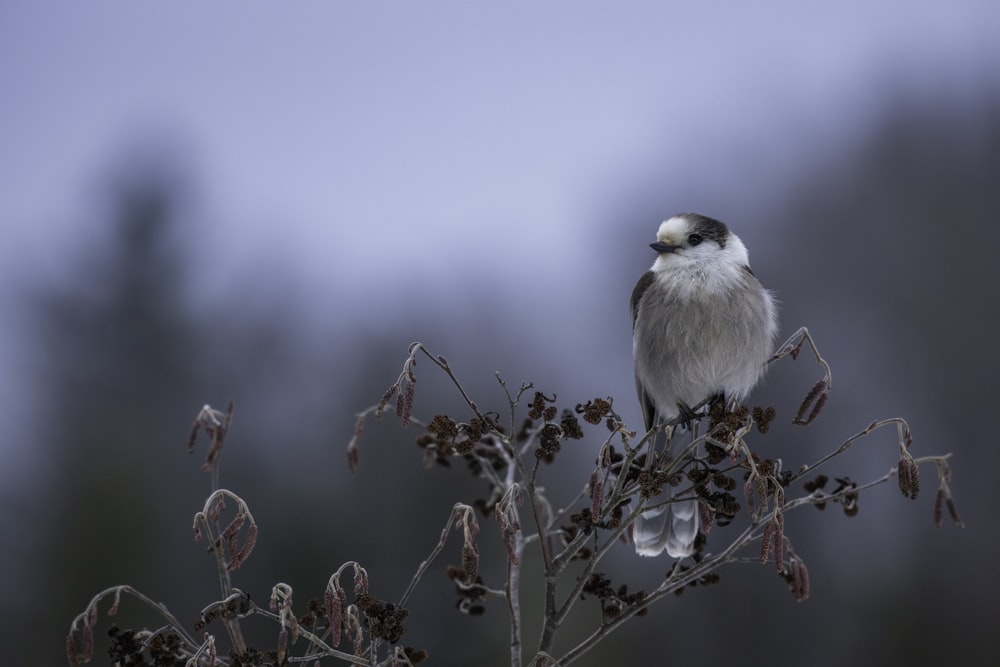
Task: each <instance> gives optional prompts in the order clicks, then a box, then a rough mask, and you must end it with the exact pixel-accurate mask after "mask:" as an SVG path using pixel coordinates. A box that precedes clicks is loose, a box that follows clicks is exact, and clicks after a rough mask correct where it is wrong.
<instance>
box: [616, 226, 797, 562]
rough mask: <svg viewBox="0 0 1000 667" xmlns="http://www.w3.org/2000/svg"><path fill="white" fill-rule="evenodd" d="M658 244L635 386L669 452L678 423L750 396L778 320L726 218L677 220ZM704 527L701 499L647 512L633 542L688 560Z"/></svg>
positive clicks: (638, 291) (637, 341)
mask: <svg viewBox="0 0 1000 667" xmlns="http://www.w3.org/2000/svg"><path fill="white" fill-rule="evenodd" d="M650 247H651V248H652V249H653V250H655V251H656V253H657V256H656V261H654V262H653V266H652V268H650V270H649V271H647V272H646V273H645V274H643V276H642V277H641V278H639V282H638V283H636V286H635V289H634V290H633V291H632V302H631V309H632V351H633V355H634V357H635V384H636V389H637V391H638V393H639V403H640V405H641V407H642V415H643V421H644V422H645V425H646V429H647V431H648V430H649V429H651V428H652V427H654V426H656V425H665V430H666V432H667V449H669V445H670V439H671V436H672V432H673V427H674V425H676V424H680V423H687V424H688V425H689V426H690V425H691V422H692V421H693V420H694V419H695V417H696V413H697V411H698V410H699V408H700V407H702V406H703V405H705V404H706V402H707V401H709V400H710V399H712V400H715V399H722V400H724V401H725V403H726V405H727V406H731V405H733V404H735V403H736V402H737V401H741V400H743V399H744V398H746V396H747V394H749V393H750V390H751V389H753V387H754V385H756V384H757V382H758V380H759V379H760V377H761V375H762V374H763V372H764V368H765V365H766V362H767V359H768V357H769V356H770V355H771V353H772V351H773V346H774V337H775V335H776V334H777V328H778V324H777V315H776V313H775V305H774V299H773V298H772V296H771V294H770V293H769V292H768V291H767V290H766V289H764V287H763V286H761V284H760V282H759V281H758V280H757V278H756V277H755V276H754V274H753V272H752V271H751V270H750V262H749V257H748V255H747V249H746V246H744V245H743V242H742V241H740V239H739V237H738V236H736V234H734V233H732V232H731V231H730V230H729V228H728V227H727V226H726V225H725V224H723V223H722V222H719V221H718V220H715V219H713V218H709V217H706V216H703V215H698V214H696V213H684V214H681V215H676V216H674V217H672V218H670V219H668V220H666V221H664V222H663V223H662V224H661V225H660V228H659V230H658V231H657V233H656V242H655V243H651V244H650ZM666 452H667V450H664V451H663V452H662V453H663V454H665V453H666ZM654 502H655V501H654ZM699 530H700V519H699V513H698V501H697V500H695V499H693V498H692V499H688V500H678V501H674V502H670V503H669V504H666V505H662V506H660V507H654V508H652V509H650V510H647V511H645V512H643V513H642V514H640V515H639V516H638V517H636V520H635V522H634V523H633V525H632V539H633V541H634V542H635V549H636V552H637V553H639V554H641V555H643V556H658V555H659V554H661V553H662V552H663V551H666V552H667V553H668V554H669V555H670V556H672V557H674V558H684V557H686V556H690V555H691V554H692V553H693V551H694V542H695V538H697V536H698V532H699Z"/></svg>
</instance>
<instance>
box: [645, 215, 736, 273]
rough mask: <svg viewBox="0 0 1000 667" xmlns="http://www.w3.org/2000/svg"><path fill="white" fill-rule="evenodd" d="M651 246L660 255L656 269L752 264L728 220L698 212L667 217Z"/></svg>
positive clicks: (655, 265)
mask: <svg viewBox="0 0 1000 667" xmlns="http://www.w3.org/2000/svg"><path fill="white" fill-rule="evenodd" d="M649 247H651V248H652V249H653V250H655V251H656V252H657V253H658V255H657V258H656V262H655V263H654V264H653V270H654V271H665V270H671V269H679V268H685V267H687V268H694V267H699V266H701V267H705V268H708V267H710V266H719V267H726V266H732V267H743V266H749V257H748V255H747V249H746V246H744V245H743V242H742V241H740V239H739V237H738V236H736V234H733V233H732V232H731V231H729V228H728V227H726V225H725V223H722V222H719V221H718V220H715V219H713V218H709V217H706V216H704V215H699V214H697V213H682V214H680V215H675V216H673V217H672V218H668V219H667V220H664V221H663V222H662V223H661V224H660V228H659V230H658V231H657V232H656V242H655V243H650V244H649Z"/></svg>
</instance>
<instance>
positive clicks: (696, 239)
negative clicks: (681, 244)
mask: <svg viewBox="0 0 1000 667" xmlns="http://www.w3.org/2000/svg"><path fill="white" fill-rule="evenodd" d="M703 240H704V239H702V238H701V234H691V235H689V236H688V245H698V244H700V243H701V242H702V241H703Z"/></svg>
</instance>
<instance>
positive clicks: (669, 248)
mask: <svg viewBox="0 0 1000 667" xmlns="http://www.w3.org/2000/svg"><path fill="white" fill-rule="evenodd" d="M649 247H650V248H652V249H653V250H655V251H656V252H658V253H661V254H662V253H665V252H673V251H675V250H677V248H679V247H680V246H675V245H670V244H669V243H663V242H662V241H657V242H656V243H650V244H649Z"/></svg>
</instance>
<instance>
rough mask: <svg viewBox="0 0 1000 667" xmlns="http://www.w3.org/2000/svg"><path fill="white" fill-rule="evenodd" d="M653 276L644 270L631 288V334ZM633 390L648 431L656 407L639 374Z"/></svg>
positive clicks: (633, 331)
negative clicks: (637, 397)
mask: <svg viewBox="0 0 1000 667" xmlns="http://www.w3.org/2000/svg"><path fill="white" fill-rule="evenodd" d="M654 279H655V276H654V274H653V272H652V271H646V273H644V274H642V277H641V278H639V282H637V283H636V284H635V288H634V289H633V290H632V299H631V301H630V303H629V307H630V310H631V312H632V335H633V336H634V335H635V323H636V320H637V319H638V318H639V303H640V302H641V301H642V297H643V295H644V294H645V293H646V290H648V289H649V286H650V285H652V284H653V280H654ZM635 391H636V393H637V394H638V395H639V407H641V408H642V420H643V423H644V424H645V425H646V430H647V431H648V430H649V429H650V428H651V427H652V426H653V424H655V423H656V408H655V407H654V406H653V401H652V400H650V398H649V394H648V393H646V388H645V387H643V386H642V383H641V382H639V374H638V373H636V374H635Z"/></svg>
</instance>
